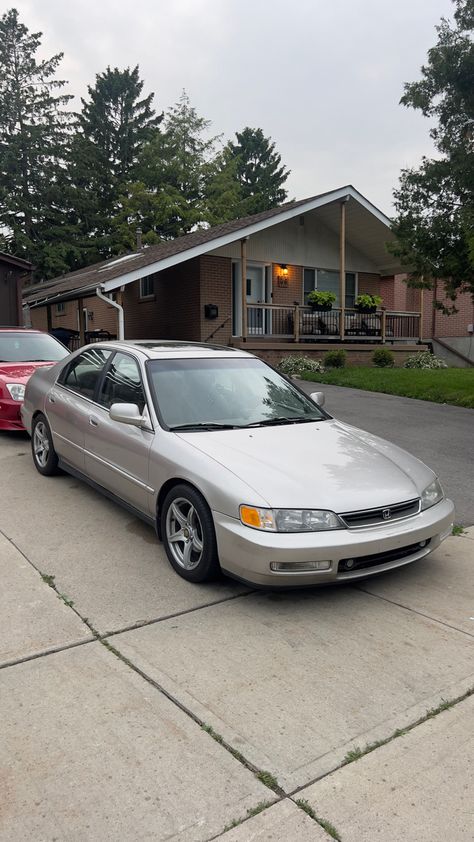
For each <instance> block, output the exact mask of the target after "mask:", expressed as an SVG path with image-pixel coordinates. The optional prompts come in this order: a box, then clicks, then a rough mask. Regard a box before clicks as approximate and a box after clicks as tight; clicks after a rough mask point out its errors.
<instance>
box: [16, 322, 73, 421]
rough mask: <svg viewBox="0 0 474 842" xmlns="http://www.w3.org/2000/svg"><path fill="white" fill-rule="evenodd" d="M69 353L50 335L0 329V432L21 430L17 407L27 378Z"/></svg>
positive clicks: (18, 408) (26, 330)
mask: <svg viewBox="0 0 474 842" xmlns="http://www.w3.org/2000/svg"><path fill="white" fill-rule="evenodd" d="M68 353H69V351H68V349H67V348H65V347H64V345H62V344H61V342H58V340H57V339H54V338H53V337H52V336H50V335H49V333H42V332H41V331H40V330H28V329H24V328H21V327H2V328H0V430H24V427H23V424H22V423H21V418H20V407H21V404H22V402H23V397H24V394H25V386H26V384H27V382H28V380H29V378H30V377H31V375H32V374H33V372H34V371H36V369H37V368H40V367H41V366H45V365H52V364H53V363H55V362H57V361H58V360H62V358H63V357H66V356H67V355H68Z"/></svg>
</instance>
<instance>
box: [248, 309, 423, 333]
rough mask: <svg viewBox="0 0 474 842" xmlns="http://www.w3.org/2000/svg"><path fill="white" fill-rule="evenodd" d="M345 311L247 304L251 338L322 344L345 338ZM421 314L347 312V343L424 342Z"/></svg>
mask: <svg viewBox="0 0 474 842" xmlns="http://www.w3.org/2000/svg"><path fill="white" fill-rule="evenodd" d="M341 321H342V318H341V310H340V309H339V308H337V307H336V308H333V309H332V310H328V311H313V310H312V309H311V308H310V307H304V306H300V305H293V306H284V305H279V304H247V336H248V337H249V338H255V339H257V338H260V339H262V338H265V339H283V340H287V341H293V342H320V341H326V340H333V341H334V340H336V339H340V338H341ZM420 331H421V314H420V313H402V312H394V311H391V310H378V311H377V312H375V313H361V312H359V311H358V310H354V309H350V308H349V309H346V310H344V338H345V339H346V341H348V342H350V341H357V342H359V341H370V342H396V341H406V340H418V339H420V338H421V333H420Z"/></svg>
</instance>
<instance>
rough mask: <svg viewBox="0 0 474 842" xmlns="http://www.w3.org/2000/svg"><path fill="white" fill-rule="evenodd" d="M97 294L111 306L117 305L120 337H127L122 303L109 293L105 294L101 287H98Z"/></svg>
mask: <svg viewBox="0 0 474 842" xmlns="http://www.w3.org/2000/svg"><path fill="white" fill-rule="evenodd" d="M95 294H96V296H97V298H101V299H102V301H105V302H106V303H107V304H110V306H111V307H115V309H116V310H118V339H125V319H124V313H123V307H122V305H121V304H118V303H117V301H114V300H113V299H112V298H109V297H108V295H104V293H103V292H102V290H101V288H100V287H96V290H95Z"/></svg>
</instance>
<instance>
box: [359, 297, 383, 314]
mask: <svg viewBox="0 0 474 842" xmlns="http://www.w3.org/2000/svg"><path fill="white" fill-rule="evenodd" d="M381 303H382V299H381V297H380V295H369V293H368V292H362V293H361V294H360V295H358V296H357V298H356V300H355V307H356V310H358V311H359V313H375V311H376V309H377V307H380V305H381Z"/></svg>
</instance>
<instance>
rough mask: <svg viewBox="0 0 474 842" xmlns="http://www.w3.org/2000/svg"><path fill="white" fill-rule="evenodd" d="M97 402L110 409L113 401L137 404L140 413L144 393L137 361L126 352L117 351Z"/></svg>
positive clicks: (143, 404)
mask: <svg viewBox="0 0 474 842" xmlns="http://www.w3.org/2000/svg"><path fill="white" fill-rule="evenodd" d="M98 402H99V403H100V404H102V406H105V407H106V408H107V409H110V407H111V406H112V404H113V403H134V404H137V406H138V408H139V410H140V412H141V413H142V412H143V410H144V407H145V403H146V400H145V393H144V391H143V385H142V380H141V377H140V369H139V367H138V363H137V361H136V360H134V359H133V357H130V356H129V355H128V354H123V353H121V352H120V351H119V352H117V353H116V354H115V356H114V358H113V360H112V362H111V364H110V366H109V369H108V371H107V374H106V375H105V377H104V381H103V383H102V387H101V390H100V392H99V397H98Z"/></svg>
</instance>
